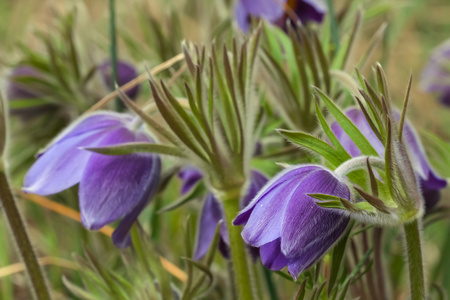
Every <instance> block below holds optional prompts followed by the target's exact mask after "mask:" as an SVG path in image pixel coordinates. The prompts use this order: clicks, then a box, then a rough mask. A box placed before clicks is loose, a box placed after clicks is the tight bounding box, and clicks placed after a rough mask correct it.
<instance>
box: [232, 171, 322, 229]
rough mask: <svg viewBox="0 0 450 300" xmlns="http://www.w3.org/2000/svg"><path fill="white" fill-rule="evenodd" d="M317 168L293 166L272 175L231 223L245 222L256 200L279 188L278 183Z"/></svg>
mask: <svg viewBox="0 0 450 300" xmlns="http://www.w3.org/2000/svg"><path fill="white" fill-rule="evenodd" d="M317 169H319V167H318V166H314V165H304V166H302V167H300V168H299V167H298V166H295V167H291V168H289V169H286V170H284V171H283V172H281V173H279V174H277V176H275V177H273V178H272V179H271V180H270V181H269V182H268V183H267V184H266V185H265V186H264V187H263V188H262V189H260V191H259V193H258V194H257V195H256V196H255V197H254V198H253V200H252V201H251V202H250V203H249V204H248V205H247V206H246V207H245V208H244V209H243V210H242V211H241V212H240V213H239V214H238V216H237V217H236V219H235V220H234V221H233V224H234V225H244V224H246V223H247V221H248V219H249V217H250V215H251V214H252V212H253V209H254V208H255V206H256V204H258V202H259V201H260V200H261V199H263V198H264V197H265V196H266V195H270V194H271V193H273V190H274V189H277V188H279V185H281V184H283V183H285V182H287V181H289V180H291V179H294V178H301V177H302V176H304V175H305V173H308V172H312V171H315V170H317Z"/></svg>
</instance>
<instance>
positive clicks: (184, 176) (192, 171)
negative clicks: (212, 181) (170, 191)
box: [178, 167, 203, 195]
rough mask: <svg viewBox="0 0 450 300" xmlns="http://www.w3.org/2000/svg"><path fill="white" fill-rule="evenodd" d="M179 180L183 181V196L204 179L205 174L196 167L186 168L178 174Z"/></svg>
mask: <svg viewBox="0 0 450 300" xmlns="http://www.w3.org/2000/svg"><path fill="white" fill-rule="evenodd" d="M178 178H180V179H181V181H182V183H183V184H182V186H181V194H182V195H184V194H187V193H188V192H189V191H190V190H191V189H192V188H193V187H194V186H195V185H196V184H197V183H198V182H199V181H200V180H201V179H202V178H203V174H202V172H200V170H198V169H197V168H194V167H185V168H183V169H182V170H181V171H180V172H178Z"/></svg>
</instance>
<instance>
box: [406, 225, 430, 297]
mask: <svg viewBox="0 0 450 300" xmlns="http://www.w3.org/2000/svg"><path fill="white" fill-rule="evenodd" d="M404 229H405V242H406V251H407V253H408V269H409V285H410V289H411V300H422V299H426V290H425V276H424V272H423V261H422V240H421V232H420V230H421V220H414V221H412V222H410V223H407V224H405V225H404Z"/></svg>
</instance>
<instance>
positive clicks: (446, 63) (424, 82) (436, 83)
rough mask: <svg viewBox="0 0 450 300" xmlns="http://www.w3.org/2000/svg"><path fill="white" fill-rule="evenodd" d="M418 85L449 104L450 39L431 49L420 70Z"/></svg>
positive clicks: (443, 102) (445, 103)
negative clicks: (428, 58)
mask: <svg viewBox="0 0 450 300" xmlns="http://www.w3.org/2000/svg"><path fill="white" fill-rule="evenodd" d="M420 85H421V88H422V90H423V91H425V92H429V93H436V94H438V95H439V100H440V102H441V103H442V104H444V105H446V106H450V40H447V41H446V42H444V43H443V44H442V45H440V46H439V47H438V48H436V49H435V50H434V51H433V53H432V54H431V57H430V60H429V61H428V63H427V65H426V66H425V68H424V69H423V71H422V76H421V81H420Z"/></svg>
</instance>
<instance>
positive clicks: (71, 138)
mask: <svg viewBox="0 0 450 300" xmlns="http://www.w3.org/2000/svg"><path fill="white" fill-rule="evenodd" d="M129 120H131V116H129V115H126V114H113V113H97V114H94V115H90V116H89V117H87V118H85V119H80V120H79V121H78V122H76V123H74V124H73V125H72V126H69V127H68V128H67V129H65V130H64V131H63V132H62V133H61V134H59V135H58V137H56V138H55V139H54V141H53V142H52V143H51V144H50V146H49V148H48V149H47V150H46V151H45V152H44V153H42V154H40V155H39V158H38V160H37V161H36V162H35V163H34V164H33V166H32V167H31V168H30V170H28V172H27V174H26V175H25V179H24V187H23V190H24V192H27V193H36V194H39V195H43V196H46V195H51V194H55V193H58V192H61V191H63V190H65V189H67V188H70V187H71V186H74V185H75V184H77V183H79V182H80V180H81V177H82V174H83V171H84V168H85V166H86V164H87V162H88V160H89V158H90V157H91V155H92V153H90V152H88V151H84V150H81V149H79V148H80V147H93V146H97V145H98V143H99V142H100V141H101V139H102V137H103V136H104V135H105V134H107V133H108V132H109V131H111V130H113V129H114V128H117V127H118V126H124V122H125V121H129Z"/></svg>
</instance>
